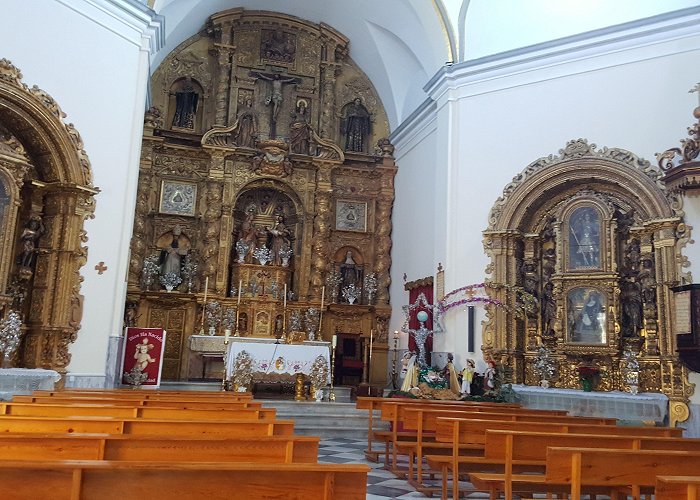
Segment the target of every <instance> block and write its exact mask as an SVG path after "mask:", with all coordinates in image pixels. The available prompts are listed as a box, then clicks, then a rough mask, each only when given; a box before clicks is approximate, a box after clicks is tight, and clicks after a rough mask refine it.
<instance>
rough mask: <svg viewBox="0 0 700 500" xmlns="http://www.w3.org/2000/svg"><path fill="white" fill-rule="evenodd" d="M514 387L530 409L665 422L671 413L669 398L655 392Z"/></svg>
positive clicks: (583, 415)
mask: <svg viewBox="0 0 700 500" xmlns="http://www.w3.org/2000/svg"><path fill="white" fill-rule="evenodd" d="M513 390H514V391H515V392H516V393H517V394H518V395H519V396H520V401H519V402H520V403H521V404H522V405H523V406H525V407H527V408H536V409H542V410H567V411H568V412H569V413H570V414H571V415H576V416H581V417H603V418H617V419H620V420H628V421H645V420H653V421H655V422H657V423H659V424H663V423H665V421H666V417H667V415H668V397H667V396H666V395H665V394H658V393H655V392H645V393H640V394H634V395H633V394H630V393H628V392H620V391H610V392H598V391H594V392H584V391H580V390H575V389H554V388H547V389H545V388H543V387H538V386H531V385H515V384H514V385H513Z"/></svg>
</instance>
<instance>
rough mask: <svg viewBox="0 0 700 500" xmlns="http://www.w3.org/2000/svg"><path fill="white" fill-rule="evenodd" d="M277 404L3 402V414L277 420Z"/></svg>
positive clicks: (1, 409)
mask: <svg viewBox="0 0 700 500" xmlns="http://www.w3.org/2000/svg"><path fill="white" fill-rule="evenodd" d="M276 414H277V410H276V409H274V408H229V409H225V410H219V409H207V408H201V409H200V408H194V409H182V408H160V407H151V406H144V407H126V406H123V407H120V406H101V405H88V404H64V405H50V404H37V403H0V418H2V416H5V415H14V416H47V417H77V416H105V417H117V418H154V419H161V420H164V419H177V420H190V419H191V420H228V419H253V420H274V419H275V417H276Z"/></svg>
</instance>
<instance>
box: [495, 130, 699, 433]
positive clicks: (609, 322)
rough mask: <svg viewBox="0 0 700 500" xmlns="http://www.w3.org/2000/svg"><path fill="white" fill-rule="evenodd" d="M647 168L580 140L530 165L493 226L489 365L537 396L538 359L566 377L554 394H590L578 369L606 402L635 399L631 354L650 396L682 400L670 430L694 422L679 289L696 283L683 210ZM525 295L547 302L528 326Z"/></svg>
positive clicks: (531, 312)
mask: <svg viewBox="0 0 700 500" xmlns="http://www.w3.org/2000/svg"><path fill="white" fill-rule="evenodd" d="M661 177H662V173H661V172H660V171H659V170H658V169H656V168H653V167H652V166H651V165H650V164H649V162H648V161H646V160H643V159H640V158H638V157H636V156H635V155H634V154H632V153H630V152H628V151H624V150H621V149H612V148H611V149H608V148H603V149H596V146H595V145H594V144H589V143H588V142H587V141H586V140H583V139H579V140H576V141H571V142H569V143H568V144H567V145H566V147H565V148H564V149H562V150H561V151H560V154H559V156H554V155H551V156H549V157H546V158H542V159H540V160H538V161H536V162H534V163H532V164H530V165H529V166H528V167H527V168H525V170H523V172H521V173H520V174H519V175H517V176H516V177H515V178H514V179H513V181H512V183H510V184H509V185H508V186H506V188H505V189H504V191H503V195H502V197H501V198H499V199H498V201H497V202H496V204H495V205H494V206H493V208H492V210H491V213H490V215H489V226H488V229H487V230H486V231H485V232H484V248H485V250H486V252H487V254H488V256H489V257H490V259H491V263H490V265H489V266H488V268H487V274H488V275H490V280H489V281H490V284H491V287H492V288H491V290H492V292H491V295H492V298H494V299H496V300H499V301H501V302H503V303H504V304H506V305H509V306H511V307H503V308H500V307H493V306H489V307H487V316H486V320H485V321H484V344H483V350H484V354H485V356H486V357H487V359H488V358H493V359H495V360H497V361H500V362H501V363H503V364H504V365H505V366H506V367H507V369H506V377H507V379H508V381H510V382H515V383H525V384H528V385H538V383H539V380H540V377H539V376H538V375H537V374H536V373H535V361H536V357H537V352H538V348H539V347H540V346H541V345H544V346H545V348H546V349H547V350H548V352H549V353H551V358H552V359H553V361H554V365H555V368H556V374H557V375H556V377H555V378H554V380H552V381H550V383H551V384H552V386H555V387H563V388H577V387H579V386H580V385H579V369H580V367H582V366H585V367H590V368H592V369H593V370H596V371H598V372H599V374H600V376H599V382H598V387H599V389H600V390H605V391H611V390H623V391H624V390H629V387H628V385H627V384H626V382H625V377H624V371H625V363H624V361H623V360H624V359H625V354H624V353H625V351H627V352H628V356H629V353H631V355H632V356H634V357H635V358H636V359H637V360H638V363H639V391H640V392H662V393H664V394H666V395H667V396H668V397H669V399H670V400H671V420H672V421H683V420H685V419H687V418H688V407H687V401H688V398H689V397H690V396H691V395H692V393H693V390H694V386H693V384H690V383H689V382H688V373H687V368H686V367H685V366H684V365H683V364H682V363H681V362H680V361H679V359H678V357H677V354H676V352H675V351H676V348H675V342H674V338H673V335H672V332H673V329H672V321H673V318H672V311H673V310H674V302H673V301H674V297H673V292H672V291H671V287H673V286H676V285H679V284H682V283H690V282H691V280H690V275H689V273H688V272H687V270H686V268H687V267H688V265H689V263H688V262H687V259H686V258H685V257H684V256H683V255H682V253H681V251H682V249H683V247H684V246H685V245H687V244H688V243H689V242H690V241H691V240H690V227H689V226H687V225H686V224H685V223H684V222H683V215H684V213H683V210H682V198H681V196H680V195H679V194H677V193H673V192H670V191H668V190H667V189H666V187H665V186H664V184H663V183H662V182H661ZM515 290H524V291H526V292H528V293H529V294H532V295H533V296H534V297H535V299H536V306H534V307H530V308H529V309H528V310H527V312H525V313H524V315H518V314H516V313H515V312H514V311H516V310H517V307H516V304H515V300H516V298H515V295H516V293H514V291H515Z"/></svg>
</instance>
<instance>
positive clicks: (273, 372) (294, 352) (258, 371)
mask: <svg viewBox="0 0 700 500" xmlns="http://www.w3.org/2000/svg"><path fill="white" fill-rule="evenodd" d="M230 341H231V342H230V343H229V345H228V352H227V355H226V378H227V379H231V377H232V375H233V371H234V367H235V362H236V357H237V356H238V355H239V354H240V353H241V352H243V351H245V352H247V353H248V354H249V355H250V357H251V358H252V366H251V372H252V376H253V381H255V382H275V381H279V380H284V379H287V380H289V379H290V376H291V377H294V376H296V374H298V373H303V374H304V375H307V376H308V375H310V373H311V367H312V365H313V363H314V361H315V360H316V359H317V358H318V357H319V356H321V357H322V358H323V359H324V360H325V362H326V367H327V371H328V379H327V381H326V383H330V381H331V379H330V377H331V373H330V342H316V341H306V342H303V343H301V344H282V343H280V344H275V343H274V340H269V339H256V338H250V337H244V338H241V337H231V338H230ZM318 389H320V388H318Z"/></svg>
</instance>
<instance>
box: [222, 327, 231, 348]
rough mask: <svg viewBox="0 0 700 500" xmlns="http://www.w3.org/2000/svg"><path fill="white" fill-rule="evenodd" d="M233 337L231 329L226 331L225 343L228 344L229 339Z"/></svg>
mask: <svg viewBox="0 0 700 500" xmlns="http://www.w3.org/2000/svg"><path fill="white" fill-rule="evenodd" d="M230 336H231V329H230V328H227V329H226V330H224V343H226V344H228V338H229V337H230Z"/></svg>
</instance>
